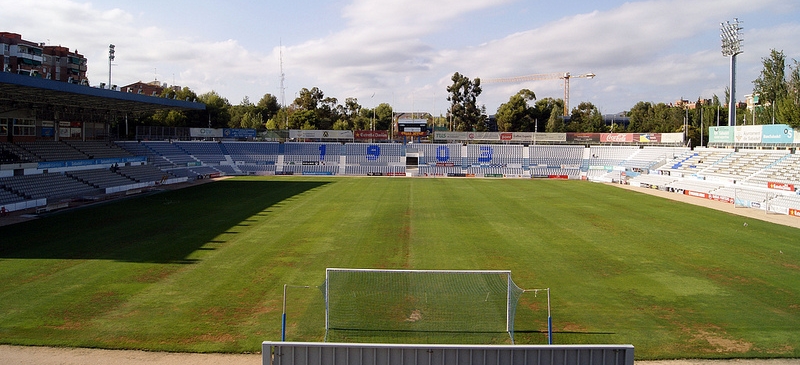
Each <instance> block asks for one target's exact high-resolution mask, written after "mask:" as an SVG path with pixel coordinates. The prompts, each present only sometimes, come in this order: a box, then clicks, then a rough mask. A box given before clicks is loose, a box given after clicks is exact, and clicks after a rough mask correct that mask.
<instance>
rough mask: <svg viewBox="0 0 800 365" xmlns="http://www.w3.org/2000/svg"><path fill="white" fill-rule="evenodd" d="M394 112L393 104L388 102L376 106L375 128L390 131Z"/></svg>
mask: <svg viewBox="0 0 800 365" xmlns="http://www.w3.org/2000/svg"><path fill="white" fill-rule="evenodd" d="M392 114H393V112H392V106H391V105H389V104H387V103H381V104H379V105H378V106H377V107H375V130H377V131H388V130H389V129H390V128H391V127H392ZM370 123H372V121H370Z"/></svg>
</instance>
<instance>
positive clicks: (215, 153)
mask: <svg viewBox="0 0 800 365" xmlns="http://www.w3.org/2000/svg"><path fill="white" fill-rule="evenodd" d="M173 145H174V146H175V147H177V148H179V149H181V150H183V152H185V153H186V154H187V155H189V156H192V157H194V158H195V159H197V160H199V161H200V162H202V163H204V164H212V165H218V164H219V163H220V162H221V161H225V155H227V154H228V153H227V150H226V149H225V146H224V145H223V144H222V143H220V142H174V143H173Z"/></svg>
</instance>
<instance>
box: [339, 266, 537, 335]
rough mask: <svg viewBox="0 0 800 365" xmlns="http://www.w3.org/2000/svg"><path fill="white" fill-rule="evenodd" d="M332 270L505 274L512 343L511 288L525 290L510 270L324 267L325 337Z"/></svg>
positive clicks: (507, 328)
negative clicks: (512, 276) (517, 282)
mask: <svg viewBox="0 0 800 365" xmlns="http://www.w3.org/2000/svg"><path fill="white" fill-rule="evenodd" d="M332 271H339V272H375V273H431V274H476V275H481V274H495V275H497V274H500V275H505V276H506V315H505V317H506V327H505V329H506V332H507V333H508V334H509V335H510V336H511V341H512V343H513V340H514V337H513V335H511V332H512V331H513V327H512V323H513V321H514V318H511V315H512V313H513V311H512V308H511V306H512V303H511V297H512V289H513V288H514V287H516V288H517V289H519V290H520V291H521V292H522V293H524V292H525V290H524V289H522V288H519V286H517V285H516V284H515V283H514V282H513V281H512V280H511V270H411V269H364V268H361V269H353V268H326V269H325V283H326V285H325V290H324V295H325V332H326V336H325V337H326V338H327V332H328V330H329V328H330V327H329V315H330V308H329V305H330V301H329V300H328V299H329V298H330V296H329V294H330V293H329V290H330V285H327V283H329V282H330V281H329V279H330V273H331V272H332ZM514 305H516V303H514Z"/></svg>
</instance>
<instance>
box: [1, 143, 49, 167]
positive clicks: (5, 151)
mask: <svg viewBox="0 0 800 365" xmlns="http://www.w3.org/2000/svg"><path fill="white" fill-rule="evenodd" d="M41 160H42V159H40V158H39V157H37V156H36V155H34V154H33V153H30V152H28V151H26V150H25V149H24V148H22V147H19V146H17V145H16V144H13V143H9V142H0V162H2V163H28V162H38V161H41Z"/></svg>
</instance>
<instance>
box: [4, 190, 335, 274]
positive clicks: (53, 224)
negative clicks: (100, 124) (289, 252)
mask: <svg viewBox="0 0 800 365" xmlns="http://www.w3.org/2000/svg"><path fill="white" fill-rule="evenodd" d="M326 184H328V182H326V181H257V180H247V179H229V180H222V181H217V182H214V183H210V184H203V185H197V186H191V187H187V188H184V189H179V190H173V191H161V192H158V193H155V194H150V195H144V196H138V197H135V198H130V199H126V200H122V201H113V202H109V203H104V204H98V205H94V206H88V207H83V208H79V209H75V210H68V211H64V212H62V213H59V214H55V215H52V216H48V217H45V218H42V219H37V220H31V221H27V222H23V223H19V224H14V225H8V226H4V227H0V237H2V239H0V259H67V260H68V259H75V260H114V261H122V262H136V263H178V264H191V263H193V262H195V261H197V259H196V258H192V256H194V255H193V254H195V253H196V252H199V251H205V250H214V249H215V247H214V245H218V244H221V243H224V242H226V241H227V239H226V236H228V235H236V234H238V229H237V227H245V226H250V225H252V224H253V223H254V222H255V221H258V220H263V219H265V218H266V217H269V215H270V213H271V211H270V208H271V207H276V206H279V205H280V203H281V202H283V201H286V200H289V199H292V198H293V197H295V196H297V195H300V194H303V193H305V192H308V191H310V190H313V189H316V188H319V187H321V186H324V185H326Z"/></svg>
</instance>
